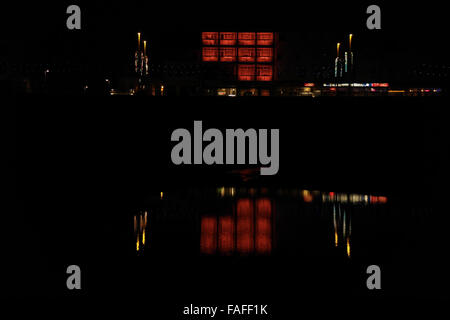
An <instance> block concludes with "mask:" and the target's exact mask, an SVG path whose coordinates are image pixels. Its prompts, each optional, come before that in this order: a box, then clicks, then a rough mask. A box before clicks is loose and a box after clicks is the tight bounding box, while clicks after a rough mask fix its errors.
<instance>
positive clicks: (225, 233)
mask: <svg viewBox="0 0 450 320" xmlns="http://www.w3.org/2000/svg"><path fill="white" fill-rule="evenodd" d="M233 250H234V221H233V219H232V218H231V217H220V218H219V251H220V252H222V253H231V252H233Z"/></svg>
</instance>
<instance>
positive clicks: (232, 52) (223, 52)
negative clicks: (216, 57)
mask: <svg viewBox="0 0 450 320" xmlns="http://www.w3.org/2000/svg"><path fill="white" fill-rule="evenodd" d="M220 61H222V62H233V61H236V48H220Z"/></svg>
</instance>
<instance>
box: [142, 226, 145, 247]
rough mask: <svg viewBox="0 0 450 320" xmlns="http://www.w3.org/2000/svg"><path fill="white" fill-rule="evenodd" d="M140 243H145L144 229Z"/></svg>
mask: <svg viewBox="0 0 450 320" xmlns="http://www.w3.org/2000/svg"><path fill="white" fill-rule="evenodd" d="M142 244H143V245H145V229H144V232H143V233H142Z"/></svg>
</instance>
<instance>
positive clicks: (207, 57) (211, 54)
mask: <svg viewBox="0 0 450 320" xmlns="http://www.w3.org/2000/svg"><path fill="white" fill-rule="evenodd" d="M202 56H203V61H219V48H217V47H203V50H202Z"/></svg>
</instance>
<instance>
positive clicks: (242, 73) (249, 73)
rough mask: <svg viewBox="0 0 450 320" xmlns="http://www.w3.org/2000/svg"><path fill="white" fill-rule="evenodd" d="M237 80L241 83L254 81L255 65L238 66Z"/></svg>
mask: <svg viewBox="0 0 450 320" xmlns="http://www.w3.org/2000/svg"><path fill="white" fill-rule="evenodd" d="M238 79H239V80H241V81H253V80H255V65H254V64H240V65H238Z"/></svg>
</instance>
